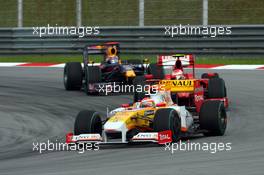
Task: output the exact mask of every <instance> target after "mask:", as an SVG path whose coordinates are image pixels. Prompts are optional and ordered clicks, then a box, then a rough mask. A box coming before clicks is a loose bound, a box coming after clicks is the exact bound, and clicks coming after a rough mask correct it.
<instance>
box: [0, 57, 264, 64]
mask: <svg viewBox="0 0 264 175" xmlns="http://www.w3.org/2000/svg"><path fill="white" fill-rule="evenodd" d="M121 58H122V59H141V60H143V59H144V58H148V59H149V60H150V62H155V61H156V56H155V55H121ZM90 59H91V60H93V61H94V62H101V61H102V56H98V55H97V56H91V58H90ZM70 61H78V62H81V61H82V56H81V55H67V56H65V55H19V56H0V62H43V63H64V62H70ZM196 64H264V56H259V57H231V56H212V57H208V56H198V57H197V58H196Z"/></svg>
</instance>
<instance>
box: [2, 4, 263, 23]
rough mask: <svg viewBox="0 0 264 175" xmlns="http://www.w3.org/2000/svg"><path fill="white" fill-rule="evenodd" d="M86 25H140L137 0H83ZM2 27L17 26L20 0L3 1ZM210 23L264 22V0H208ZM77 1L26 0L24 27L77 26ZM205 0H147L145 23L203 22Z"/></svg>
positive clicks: (83, 16)
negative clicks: (203, 3) (48, 25)
mask: <svg viewBox="0 0 264 175" xmlns="http://www.w3.org/2000/svg"><path fill="white" fill-rule="evenodd" d="M82 2H83V4H82V5H83V6H82V9H83V10H82V22H83V25H97V26H115V25H117V26H137V25H138V8H139V7H138V0H100V1H99V0H83V1H82ZM0 4H1V5H0V19H1V20H0V27H15V26H16V25H17V19H16V18H17V0H9V1H7V0H0ZM208 5H209V24H264V15H263V13H264V1H263V0H209V4H208ZM75 8H76V6H75V0H24V6H23V9H24V14H23V17H24V26H26V27H31V26H42V25H45V26H46V25H47V24H48V23H49V24H50V25H56V24H58V25H63V26H65V25H67V26H70V25H75V24H76V21H75V18H76V13H75ZM201 23H202V0H145V25H178V24H201Z"/></svg>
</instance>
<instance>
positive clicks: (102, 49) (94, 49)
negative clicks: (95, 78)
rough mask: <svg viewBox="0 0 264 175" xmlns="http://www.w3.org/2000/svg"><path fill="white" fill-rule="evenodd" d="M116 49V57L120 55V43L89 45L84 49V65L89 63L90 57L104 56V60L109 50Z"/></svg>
mask: <svg viewBox="0 0 264 175" xmlns="http://www.w3.org/2000/svg"><path fill="white" fill-rule="evenodd" d="M108 48H115V55H118V54H119V43H118V42H108V43H103V44H101V45H87V46H85V47H84V49H83V63H84V65H87V64H88V63H89V55H97V54H102V55H104V59H105V57H106V56H107V49H108Z"/></svg>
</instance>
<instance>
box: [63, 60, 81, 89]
mask: <svg viewBox="0 0 264 175" xmlns="http://www.w3.org/2000/svg"><path fill="white" fill-rule="evenodd" d="M82 80H83V71H82V66H81V63H79V62H70V63H66V65H65V67H64V73H63V82H64V87H65V89H66V90H80V89H81V87H82Z"/></svg>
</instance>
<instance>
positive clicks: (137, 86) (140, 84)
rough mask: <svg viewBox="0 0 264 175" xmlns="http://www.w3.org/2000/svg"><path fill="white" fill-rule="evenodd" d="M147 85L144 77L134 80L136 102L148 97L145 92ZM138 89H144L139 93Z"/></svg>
mask: <svg viewBox="0 0 264 175" xmlns="http://www.w3.org/2000/svg"><path fill="white" fill-rule="evenodd" d="M145 85H146V78H145V77H144V76H137V77H136V78H135V79H134V80H133V86H134V102H138V101H141V100H142V99H143V98H144V97H145V96H146V92H144V89H145ZM137 89H142V91H141V92H138V91H137Z"/></svg>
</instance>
